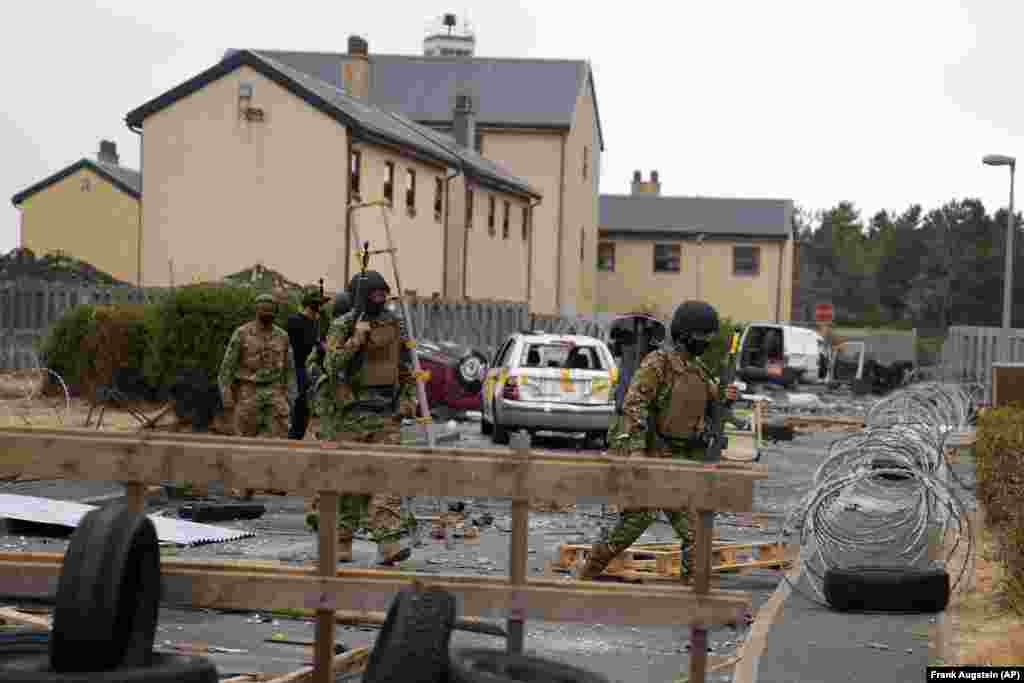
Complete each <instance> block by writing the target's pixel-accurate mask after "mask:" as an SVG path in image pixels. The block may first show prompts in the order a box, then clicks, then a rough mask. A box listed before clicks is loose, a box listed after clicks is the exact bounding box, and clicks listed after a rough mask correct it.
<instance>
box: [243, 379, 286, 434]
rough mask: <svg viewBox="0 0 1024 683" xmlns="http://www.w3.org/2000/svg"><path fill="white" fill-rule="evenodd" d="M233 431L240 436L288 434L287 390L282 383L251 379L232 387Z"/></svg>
mask: <svg viewBox="0 0 1024 683" xmlns="http://www.w3.org/2000/svg"><path fill="white" fill-rule="evenodd" d="M234 394H235V433H236V434H238V435H239V436H269V437H272V438H275V439H284V438H286V437H287V436H288V412H289V409H288V392H287V390H286V389H285V388H284V387H282V386H271V387H263V386H259V385H257V384H253V383H252V382H239V383H238V384H237V385H236V386H235V390H234Z"/></svg>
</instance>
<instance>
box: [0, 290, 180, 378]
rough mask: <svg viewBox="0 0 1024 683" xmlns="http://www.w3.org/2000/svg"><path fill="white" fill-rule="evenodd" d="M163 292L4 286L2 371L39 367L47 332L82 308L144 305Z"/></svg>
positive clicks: (1, 295) (0, 318) (0, 311)
mask: <svg viewBox="0 0 1024 683" xmlns="http://www.w3.org/2000/svg"><path fill="white" fill-rule="evenodd" d="M162 291H164V290H160V289H139V288H137V287H126V286H120V287H117V286H101V285H77V284H71V285H69V284H65V283H55V282H46V281H41V280H16V281H13V282H0V368H4V369H21V368H31V367H35V365H36V362H37V359H36V353H37V351H38V348H39V344H40V343H41V341H42V339H43V337H44V336H45V335H46V332H47V330H49V328H50V326H51V325H52V324H53V323H55V322H56V321H57V320H60V318H61V317H62V316H63V315H64V314H65V313H67V312H68V311H69V310H70V309H72V308H74V307H75V306H78V305H79V304H93V305H105V304H115V303H143V302H145V301H152V300H153V299H154V298H156V297H157V296H159V295H160V293H161V292H162Z"/></svg>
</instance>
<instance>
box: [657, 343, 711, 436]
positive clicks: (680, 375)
mask: <svg viewBox="0 0 1024 683" xmlns="http://www.w3.org/2000/svg"><path fill="white" fill-rule="evenodd" d="M666 365H667V368H666V370H667V371H666V376H665V379H666V381H667V382H668V383H669V392H668V404H667V405H665V406H664V407H663V408H662V409H661V412H659V414H658V415H657V416H656V417H655V427H656V429H657V432H658V435H659V436H661V437H663V438H666V439H680V440H682V439H689V438H691V437H692V436H693V435H694V434H695V433H697V432H699V431H700V430H701V429H702V428H703V426H704V414H705V411H706V409H707V402H708V382H707V380H706V379H705V378H704V374H703V373H702V372H701V370H700V368H698V367H696V366H695V365H693V364H685V365H684V363H683V361H682V360H680V359H673V358H670V359H668V362H667V363H666Z"/></svg>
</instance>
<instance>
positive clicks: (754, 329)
mask: <svg viewBox="0 0 1024 683" xmlns="http://www.w3.org/2000/svg"><path fill="white" fill-rule="evenodd" d="M828 365H829V349H828V344H827V342H826V341H825V338H824V337H822V336H821V335H820V334H818V333H817V332H815V331H814V330H809V329H807V328H805V327H797V326H795V325H784V324H782V323H774V322H756V323H751V324H750V325H748V326H747V329H746V330H745V331H744V332H743V337H742V338H741V339H740V348H739V353H737V354H736V374H737V376H738V377H740V378H741V379H744V380H746V381H748V382H772V383H775V384H781V385H783V386H786V387H792V386H795V385H796V384H797V382H802V383H804V384H820V383H822V382H825V381H826V379H827V377H828Z"/></svg>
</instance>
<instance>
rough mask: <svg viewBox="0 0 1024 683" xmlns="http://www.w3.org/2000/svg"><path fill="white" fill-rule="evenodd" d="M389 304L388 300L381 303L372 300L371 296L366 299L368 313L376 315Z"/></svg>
mask: <svg viewBox="0 0 1024 683" xmlns="http://www.w3.org/2000/svg"><path fill="white" fill-rule="evenodd" d="M386 305H387V302H386V301H383V302H381V303H379V304H378V303H374V302H373V301H370V299H369V297H367V299H366V315H370V316H376V315H380V314H381V313H383V312H384V307H385V306H386Z"/></svg>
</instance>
